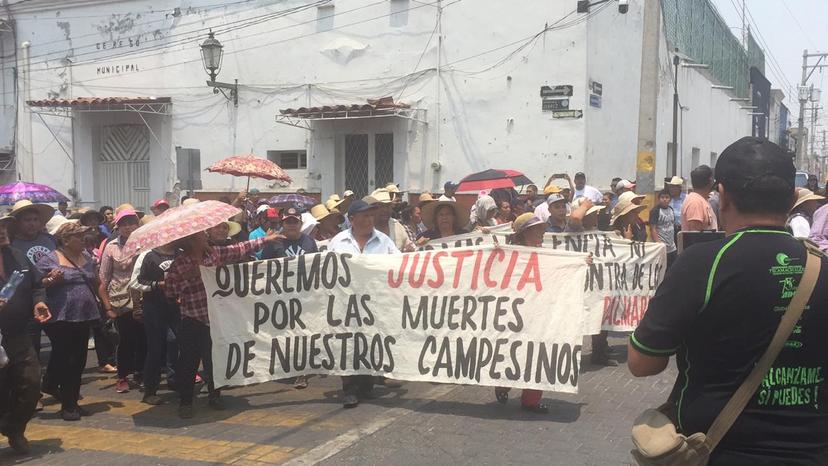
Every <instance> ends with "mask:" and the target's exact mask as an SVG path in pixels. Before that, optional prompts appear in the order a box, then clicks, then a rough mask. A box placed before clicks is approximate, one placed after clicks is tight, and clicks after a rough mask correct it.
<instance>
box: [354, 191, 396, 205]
mask: <svg viewBox="0 0 828 466" xmlns="http://www.w3.org/2000/svg"><path fill="white" fill-rule="evenodd" d="M393 192H395V191H389V190H388V188H380V189H376V190H374V192H372V193H371V196H370V197H372V198H374V199H375V202H379V203H380V204H390V203H391V202H392V201H393V200H394V196H393V195H392V193H393ZM396 192H399V190H397V191H396ZM366 197H367V196H366ZM363 201H365V202H368V203H369V204H373V203H372V202H369V201H368V200H367V199H363Z"/></svg>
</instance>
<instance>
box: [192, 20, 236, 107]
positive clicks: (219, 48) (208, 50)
mask: <svg viewBox="0 0 828 466" xmlns="http://www.w3.org/2000/svg"><path fill="white" fill-rule="evenodd" d="M223 55H224V46H223V45H221V42H219V41H218V39H216V37H215V35H214V34H213V31H210V33H209V34H208V35H207V39H206V40H205V41H204V42H202V43H201V62H202V63H203V64H204V70H205V71H207V74H208V75H209V76H210V80H209V81H207V85H208V86H210V87H212V88H213V93H214V94H218V93H219V92H221V94H222V95H223V96H224V97H225V98H226V99H227V100H230V101H232V102H233V105H234V106H236V107H238V106H239V80H238V79H236V80H235V83H234V84H230V83H223V82H218V81H216V76H218V73H219V71H221V60H222V57H223ZM224 89H227V90H229V91H230V95H229V96H228V95H227V94H226V93H225V92H224Z"/></svg>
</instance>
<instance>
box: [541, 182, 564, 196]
mask: <svg viewBox="0 0 828 466" xmlns="http://www.w3.org/2000/svg"><path fill="white" fill-rule="evenodd" d="M561 192H563V189H561V187H560V186H556V185H554V184H550V185H549V186H547V187H545V188H543V193H544V194H547V195H549V194H558V193H561Z"/></svg>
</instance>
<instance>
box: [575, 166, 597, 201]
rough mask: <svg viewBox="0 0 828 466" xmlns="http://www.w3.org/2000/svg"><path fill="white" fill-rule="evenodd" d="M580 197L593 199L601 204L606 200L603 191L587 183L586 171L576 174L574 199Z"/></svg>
mask: <svg viewBox="0 0 828 466" xmlns="http://www.w3.org/2000/svg"><path fill="white" fill-rule="evenodd" d="M579 197H585V198H587V199H589V200H590V201H592V203H593V204H600V203H601V201H603V200H604V195H603V194H601V191H598V189H596V188H593V187H592V186H589V185H588V184H586V175H585V174H584V172H578V173H576V174H575V193H574V195H573V199H578V198H579Z"/></svg>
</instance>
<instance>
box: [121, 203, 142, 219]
mask: <svg viewBox="0 0 828 466" xmlns="http://www.w3.org/2000/svg"><path fill="white" fill-rule="evenodd" d="M122 210H131V211H133V212H135V215H137V216H138V218H143V217H144V215H145V214H144V211H142V210H138V209H136V208H135V207H134V206H133V205H132V204H121V205H119V206H118V207H116V208H115V216H116V217H117V216H118V214H119V213H120V212H121V211H122ZM116 223H117V222H116Z"/></svg>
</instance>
